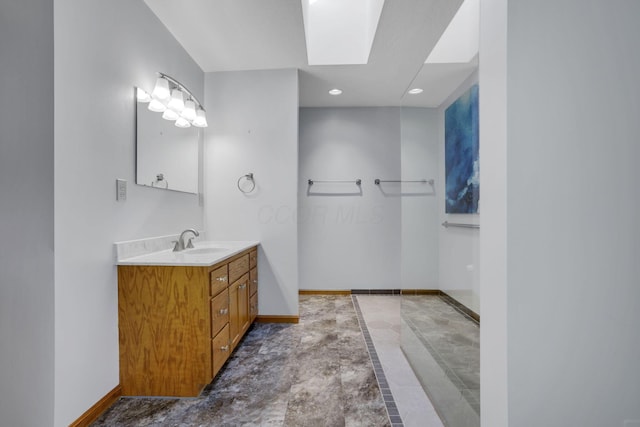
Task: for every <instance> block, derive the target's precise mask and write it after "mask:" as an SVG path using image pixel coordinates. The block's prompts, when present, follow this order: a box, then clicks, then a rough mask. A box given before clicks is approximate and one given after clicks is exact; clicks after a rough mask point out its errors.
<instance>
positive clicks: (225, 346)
mask: <svg viewBox="0 0 640 427" xmlns="http://www.w3.org/2000/svg"><path fill="white" fill-rule="evenodd" d="M230 353H231V347H230V346H229V325H226V326H225V327H224V328H223V329H222V330H221V331H220V332H218V335H216V336H215V338H213V339H212V340H211V358H212V359H213V363H212V365H213V366H212V367H213V376H214V377H215V375H216V374H217V373H218V372H219V371H220V368H222V365H224V362H226V361H227V359H228V358H229V354H230Z"/></svg>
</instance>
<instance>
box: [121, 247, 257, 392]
mask: <svg viewBox="0 0 640 427" xmlns="http://www.w3.org/2000/svg"><path fill="white" fill-rule="evenodd" d="M253 252H256V248H255V247H254V248H250V249H248V250H246V251H244V252H242V253H240V254H238V255H235V256H233V257H231V258H229V259H227V260H224V261H222V262H220V263H218V264H215V265H213V266H211V267H190V266H144V265H120V266H118V322H119V340H120V385H121V387H122V394H123V395H125V396H180V397H192V396H198V395H199V394H200V392H201V391H202V389H203V388H204V387H205V386H206V385H207V384H209V383H210V382H211V380H213V378H214V377H215V375H216V374H217V373H218V371H219V370H220V369H221V368H222V366H223V365H224V363H225V362H226V360H227V359H228V357H229V355H230V354H231V352H232V351H233V349H234V348H235V347H236V346H237V344H238V342H239V341H240V339H241V338H242V336H243V335H244V333H245V332H246V331H247V330H248V329H249V326H250V325H251V322H253V320H254V319H255V316H253V315H252V314H253V311H252V310H253V308H251V307H250V300H249V299H250V296H251V295H250V294H249V292H250V277H252V276H251V273H250V267H249V266H250V264H251V254H252V253H253ZM256 277H257V276H256ZM256 283H257V282H256ZM256 295H257V294H256ZM255 310H256V313H257V305H256V308H255Z"/></svg>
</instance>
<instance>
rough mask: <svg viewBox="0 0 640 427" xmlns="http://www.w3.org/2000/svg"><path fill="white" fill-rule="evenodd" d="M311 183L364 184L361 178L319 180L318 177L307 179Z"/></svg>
mask: <svg viewBox="0 0 640 427" xmlns="http://www.w3.org/2000/svg"><path fill="white" fill-rule="evenodd" d="M307 182H308V183H309V185H313V184H314V183H346V184H348V183H355V184H356V185H360V184H362V180H361V179H360V178H358V179H355V180H353V179H352V180H347V181H340V180H338V181H319V180H317V179H310V180H309V181H307Z"/></svg>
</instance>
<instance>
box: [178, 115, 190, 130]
mask: <svg viewBox="0 0 640 427" xmlns="http://www.w3.org/2000/svg"><path fill="white" fill-rule="evenodd" d="M176 126H178V127H179V128H188V127H190V126H191V123H189V120H187V119H185V118H184V117H178V119H177V120H176Z"/></svg>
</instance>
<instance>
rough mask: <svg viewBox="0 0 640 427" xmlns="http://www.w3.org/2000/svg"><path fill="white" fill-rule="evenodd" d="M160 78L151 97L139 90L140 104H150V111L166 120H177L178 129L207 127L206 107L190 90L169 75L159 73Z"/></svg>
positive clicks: (137, 94)
mask: <svg viewBox="0 0 640 427" xmlns="http://www.w3.org/2000/svg"><path fill="white" fill-rule="evenodd" d="M158 76H159V77H158V79H157V80H156V85H155V87H154V88H153V91H152V92H151V95H149V94H148V93H147V92H145V91H144V90H142V89H139V88H138V90H137V93H136V97H137V99H138V102H148V103H149V106H148V107H147V108H148V109H149V110H151V111H155V112H157V113H163V114H162V118H163V119H165V120H175V125H176V126H177V127H180V128H188V127H190V126H191V125H193V126H196V127H201V128H205V127H207V126H208V123H207V117H206V113H205V110H204V107H203V105H202V103H200V101H198V99H197V98H196V97H195V96H194V95H193V94H192V93H191V92H190V91H189V89H187V88H186V87H185V86H184V85H183V84H182V83H180V82H179V81H178V80H176V79H174V78H173V77H171V76H169V75H167V74H164V73H158Z"/></svg>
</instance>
